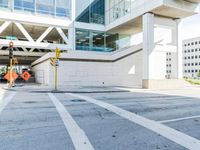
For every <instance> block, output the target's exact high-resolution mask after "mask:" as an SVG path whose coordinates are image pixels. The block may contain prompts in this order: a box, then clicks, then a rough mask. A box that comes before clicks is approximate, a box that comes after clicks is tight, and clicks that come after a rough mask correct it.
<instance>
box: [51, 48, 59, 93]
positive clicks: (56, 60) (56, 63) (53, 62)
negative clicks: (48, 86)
mask: <svg viewBox="0 0 200 150" xmlns="http://www.w3.org/2000/svg"><path fill="white" fill-rule="evenodd" d="M60 53H61V51H60V50H59V49H58V48H56V50H55V57H53V58H50V64H51V65H52V66H53V67H54V91H57V90H58V66H59V58H60Z"/></svg>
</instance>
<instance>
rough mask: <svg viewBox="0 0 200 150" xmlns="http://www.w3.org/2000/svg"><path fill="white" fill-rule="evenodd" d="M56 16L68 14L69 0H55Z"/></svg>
mask: <svg viewBox="0 0 200 150" xmlns="http://www.w3.org/2000/svg"><path fill="white" fill-rule="evenodd" d="M56 16H61V17H69V16H70V0H56Z"/></svg>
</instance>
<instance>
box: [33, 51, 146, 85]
mask: <svg viewBox="0 0 200 150" xmlns="http://www.w3.org/2000/svg"><path fill="white" fill-rule="evenodd" d="M125 51H126V50H125ZM129 51H130V52H131V50H129ZM132 51H133V50H132ZM70 53H71V54H69V56H67V54H65V56H63V57H61V58H62V59H66V60H61V61H60V66H59V67H58V74H59V77H58V82H59V87H60V88H65V87H67V86H77V85H79V86H129V87H142V67H141V66H142V64H141V63H142V51H140V52H137V53H135V54H132V55H130V56H128V57H125V58H123V59H120V60H118V61H115V62H111V61H110V62H108V61H109V60H112V59H113V58H114V59H116V58H117V57H121V55H125V54H126V53H125V52H121V53H123V54H120V55H119V54H112V55H108V54H100V53H98V52H97V53H96V52H94V53H93V52H77V51H71V52H70ZM119 53H120V52H119ZM72 55H76V57H77V58H78V57H79V55H80V56H82V60H79V61H74V60H73V61H71V59H72V57H73V56H72ZM116 55H117V56H116ZM66 56H67V57H66ZM46 57H49V56H46ZM84 57H85V58H87V59H89V60H90V61H88V60H87V61H84V60H83V58H84ZM90 57H91V58H92V57H93V58H97V59H98V60H99V59H101V60H104V59H105V60H106V61H107V62H95V61H94V60H93V61H91V59H90ZM109 58H110V59H109ZM44 59H45V58H44ZM67 59H70V60H67ZM39 61H41V60H39ZM36 62H37V61H36ZM48 64H50V61H49V60H46V61H45V62H42V63H40V64H39V65H35V66H34V67H33V68H34V71H35V74H36V81H37V82H39V83H41V81H42V79H41V78H39V77H40V76H37V74H40V73H38V72H41V71H44V75H45V79H44V80H43V82H44V84H47V82H48V85H49V87H53V85H54V70H53V67H51V66H50V68H48V66H49V65H48ZM48 75H49V77H47V76H48Z"/></svg>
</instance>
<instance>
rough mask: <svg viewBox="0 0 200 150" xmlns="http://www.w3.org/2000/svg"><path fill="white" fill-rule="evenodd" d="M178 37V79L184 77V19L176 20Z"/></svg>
mask: <svg viewBox="0 0 200 150" xmlns="http://www.w3.org/2000/svg"><path fill="white" fill-rule="evenodd" d="M176 38H177V66H178V69H177V79H182V78H183V42H182V41H183V40H182V21H181V19H177V20H176Z"/></svg>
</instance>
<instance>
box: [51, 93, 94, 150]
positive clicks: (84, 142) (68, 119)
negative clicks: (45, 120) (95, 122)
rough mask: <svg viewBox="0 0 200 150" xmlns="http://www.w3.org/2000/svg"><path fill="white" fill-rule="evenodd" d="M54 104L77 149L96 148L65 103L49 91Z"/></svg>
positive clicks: (89, 149)
mask: <svg viewBox="0 0 200 150" xmlns="http://www.w3.org/2000/svg"><path fill="white" fill-rule="evenodd" d="M48 95H49V97H50V99H51V100H52V102H53V104H54V105H55V106H56V110H57V111H58V113H59V115H60V117H61V119H62V121H63V122H64V125H65V127H66V129H67V131H68V133H69V135H70V137H71V139H72V142H73V144H74V147H75V149H76V150H94V148H93V146H92V144H91V143H90V141H89V139H88V137H87V136H86V134H85V132H84V131H83V130H82V129H81V128H80V127H79V126H78V124H77V123H76V122H75V120H74V119H73V118H72V116H71V115H70V114H69V112H68V111H67V110H66V108H65V107H64V106H63V104H62V103H61V102H60V101H59V100H58V99H57V98H56V97H55V96H54V95H53V94H52V93H48Z"/></svg>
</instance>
